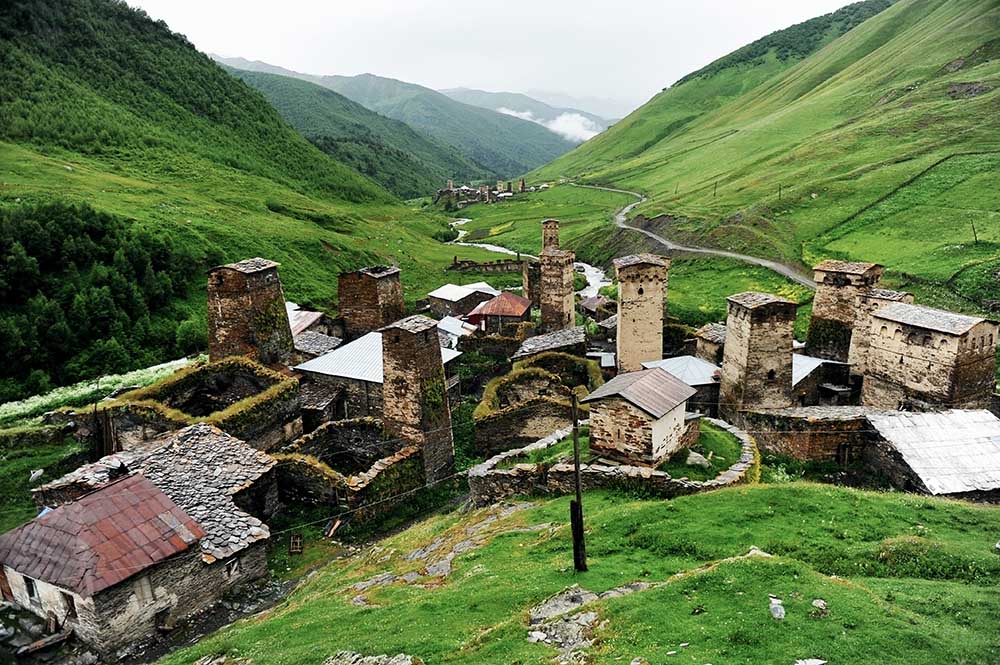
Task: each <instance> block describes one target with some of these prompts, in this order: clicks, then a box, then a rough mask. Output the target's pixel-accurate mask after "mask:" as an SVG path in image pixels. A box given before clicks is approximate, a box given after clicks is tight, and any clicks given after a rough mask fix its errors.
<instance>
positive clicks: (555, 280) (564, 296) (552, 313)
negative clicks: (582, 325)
mask: <svg viewBox="0 0 1000 665" xmlns="http://www.w3.org/2000/svg"><path fill="white" fill-rule="evenodd" d="M539 259H540V262H541V264H542V265H541V285H540V287H539V296H538V299H539V309H540V310H541V314H542V331H543V332H555V331H556V330H565V329H566V328H572V327H573V324H574V323H575V322H576V310H575V308H574V301H573V264H574V262H575V260H576V255H575V254H573V252H568V251H566V250H563V249H556V248H554V247H547V248H545V249H543V250H542V255H541V257H539Z"/></svg>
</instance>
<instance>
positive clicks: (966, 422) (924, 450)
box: [868, 410, 1000, 494]
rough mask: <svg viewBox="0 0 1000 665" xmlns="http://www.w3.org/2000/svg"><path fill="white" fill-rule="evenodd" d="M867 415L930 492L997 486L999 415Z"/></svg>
mask: <svg viewBox="0 0 1000 665" xmlns="http://www.w3.org/2000/svg"><path fill="white" fill-rule="evenodd" d="M868 419H869V421H870V422H871V423H872V425H873V426H874V427H875V429H877V430H878V432H879V434H881V435H882V438H884V439H885V440H886V441H887V442H889V443H890V444H892V446H893V447H894V448H895V449H896V450H897V451H899V454H900V455H902V457H903V460H904V461H905V462H906V464H907V465H909V467H910V468H911V469H912V470H913V472H914V473H915V474H917V476H918V477H919V478H920V480H921V481H922V482H923V483H924V485H925V486H926V487H927V490H928V491H929V492H930V493H931V494H956V493H961V492H972V491H976V490H995V489H998V488H1000V419H998V418H997V417H996V416H994V415H993V414H992V413H990V412H989V411H982V410H980V411H957V410H955V411H941V412H936V413H910V412H904V411H896V412H887V413H879V414H872V415H869V416H868Z"/></svg>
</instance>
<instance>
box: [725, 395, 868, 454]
mask: <svg viewBox="0 0 1000 665" xmlns="http://www.w3.org/2000/svg"><path fill="white" fill-rule="evenodd" d="M867 413H868V410H867V409H864V408H861V407H806V408H792V409H777V410H772V411H747V412H745V413H743V414H742V415H743V426H744V427H746V428H747V429H748V430H750V431H752V432H753V433H754V438H755V439H756V440H757V445H758V446H760V449H761V451H765V452H768V453H771V454H775V455H787V456H789V457H793V458H795V459H798V460H813V461H835V462H839V463H841V464H844V463H847V462H850V461H852V460H855V459H858V458H859V457H860V455H861V454H862V453H863V451H864V449H865V448H866V447H867V445H868V443H869V437H868V431H869V430H870V429H871V426H870V424H869V423H868V420H867V416H866V414H867Z"/></svg>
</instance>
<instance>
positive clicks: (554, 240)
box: [542, 219, 559, 251]
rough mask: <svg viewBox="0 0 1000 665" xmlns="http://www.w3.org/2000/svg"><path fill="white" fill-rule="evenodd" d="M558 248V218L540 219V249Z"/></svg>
mask: <svg viewBox="0 0 1000 665" xmlns="http://www.w3.org/2000/svg"><path fill="white" fill-rule="evenodd" d="M550 247H551V248H552V249H559V220H558V219H546V220H543V221H542V251H545V250H546V249H549V248H550Z"/></svg>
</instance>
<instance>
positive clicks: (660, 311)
mask: <svg viewBox="0 0 1000 665" xmlns="http://www.w3.org/2000/svg"><path fill="white" fill-rule="evenodd" d="M613 263H614V266H615V274H616V275H617V279H618V332H617V346H618V349H617V353H618V371H620V372H634V371H636V370H638V369H640V368H641V367H642V363H643V362H645V361H647V360H660V359H661V358H662V357H663V319H664V314H665V310H666V306H667V281H668V276H669V272H670V259H668V258H666V257H664V256H656V255H654V254H634V255H631V256H622V257H619V258H617V259H615V260H614V262H613Z"/></svg>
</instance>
